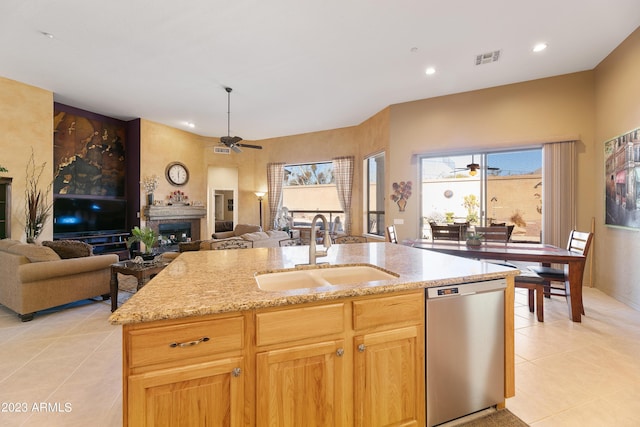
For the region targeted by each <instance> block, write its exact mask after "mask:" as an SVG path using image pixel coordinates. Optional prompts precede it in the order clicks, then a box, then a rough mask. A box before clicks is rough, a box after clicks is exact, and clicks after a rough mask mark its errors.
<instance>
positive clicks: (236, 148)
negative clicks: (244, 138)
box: [229, 144, 242, 153]
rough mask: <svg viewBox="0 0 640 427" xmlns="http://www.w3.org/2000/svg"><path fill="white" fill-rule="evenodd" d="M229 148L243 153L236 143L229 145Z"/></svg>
mask: <svg viewBox="0 0 640 427" xmlns="http://www.w3.org/2000/svg"><path fill="white" fill-rule="evenodd" d="M229 148H231V149H232V150H233V151H234V152H235V153H242V150H241V149H239V148H238V146H237V145H236V144H231V145H229Z"/></svg>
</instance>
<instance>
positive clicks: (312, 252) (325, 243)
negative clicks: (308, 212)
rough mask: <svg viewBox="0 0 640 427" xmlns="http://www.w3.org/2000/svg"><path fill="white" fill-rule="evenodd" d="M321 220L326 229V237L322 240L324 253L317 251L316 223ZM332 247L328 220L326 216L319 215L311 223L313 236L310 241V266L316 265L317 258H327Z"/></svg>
mask: <svg viewBox="0 0 640 427" xmlns="http://www.w3.org/2000/svg"><path fill="white" fill-rule="evenodd" d="M319 219H321V220H322V224H323V227H324V235H323V238H322V244H323V246H324V248H325V249H324V250H323V251H318V250H317V249H316V221H317V220H319ZM330 247H331V238H330V237H329V225H328V223H327V218H326V217H325V216H324V215H321V214H317V215H316V216H314V217H313V221H311V236H310V239H309V265H316V258H318V257H324V256H327V253H328V252H329V248H330Z"/></svg>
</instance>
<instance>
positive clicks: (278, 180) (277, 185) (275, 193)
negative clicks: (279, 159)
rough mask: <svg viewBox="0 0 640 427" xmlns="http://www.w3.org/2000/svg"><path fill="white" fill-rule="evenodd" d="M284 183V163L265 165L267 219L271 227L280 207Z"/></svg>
mask: <svg viewBox="0 0 640 427" xmlns="http://www.w3.org/2000/svg"><path fill="white" fill-rule="evenodd" d="M283 181H284V163H269V164H268V165H267V186H268V189H267V191H268V192H269V193H268V194H269V218H270V219H271V223H270V224H272V225H273V222H274V220H275V219H276V218H277V217H278V211H279V210H280V207H281V205H282V182H283Z"/></svg>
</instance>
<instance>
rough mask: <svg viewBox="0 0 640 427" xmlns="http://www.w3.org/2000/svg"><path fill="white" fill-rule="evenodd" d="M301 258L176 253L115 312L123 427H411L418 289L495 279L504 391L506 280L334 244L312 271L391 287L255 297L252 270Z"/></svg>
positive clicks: (474, 268)
mask: <svg viewBox="0 0 640 427" xmlns="http://www.w3.org/2000/svg"><path fill="white" fill-rule="evenodd" d="M308 252H309V251H308V247H305V246H301V247H284V248H258V249H251V250H227V251H199V252H185V253H183V254H181V255H180V256H179V257H178V258H177V259H175V260H174V261H173V262H172V263H171V264H170V265H169V266H168V267H167V268H165V269H164V270H163V271H162V272H161V273H160V274H158V276H156V277H155V278H154V279H153V280H152V281H150V282H149V283H148V284H147V285H146V286H145V287H144V288H142V289H141V290H140V291H139V292H138V293H137V294H135V295H134V296H133V297H132V298H131V299H130V300H129V301H128V302H127V303H125V304H124V305H123V306H122V307H121V308H120V309H118V310H117V311H116V312H114V313H113V314H112V316H111V318H110V321H111V322H112V323H114V324H122V325H123V365H124V367H123V374H124V378H123V388H124V390H123V396H124V402H123V403H124V404H123V412H124V423H125V425H136V426H137V425H159V423H160V424H161V423H162V422H161V420H162V421H163V422H166V423H167V425H170V424H171V423H172V421H171V417H173V416H180V417H184V416H187V417H190V418H189V420H192V421H193V423H194V425H197V424H198V423H200V422H201V421H202V419H207V420H213V419H215V422H213V423H212V424H211V425H217V424H216V423H218V422H220V423H223V424H228V425H263V424H265V425H266V424H270V423H271V422H272V421H273V420H275V419H280V418H281V417H282V416H284V415H285V414H287V416H293V417H294V418H293V419H291V420H289V421H290V422H292V423H293V424H296V420H299V421H300V422H302V420H303V419H304V421H305V422H304V424H306V425H311V424H309V419H312V420H315V422H316V423H318V424H325V425H327V424H331V425H371V424H370V423H369V421H370V420H372V419H375V420H377V421H378V422H379V421H380V420H388V421H389V422H396V421H398V422H399V421H402V420H405V421H407V420H408V419H413V420H415V421H416V422H417V423H418V425H424V419H425V418H424V288H427V287H433V286H442V285H451V284H461V283H468V282H475V281H481V280H489V279H496V278H504V277H506V278H507V289H506V291H505V297H506V298H505V397H510V396H512V395H513V394H514V378H513V374H514V371H513V363H514V354H513V276H514V275H515V274H517V273H516V272H515V271H514V270H512V269H508V268H504V267H500V266H496V265H493V264H490V263H486V262H477V261H470V260H466V259H463V258H458V257H452V256H448V255H442V254H438V253H433V252H429V251H423V250H419V249H415V248H410V247H405V246H401V245H393V244H389V243H366V244H350V245H334V246H333V247H332V248H331V249H330V250H329V256H327V257H325V258H321V259H319V261H326V262H328V265H322V266H318V267H320V268H332V267H335V266H336V265H370V266H375V267H376V268H378V269H382V270H384V271H386V272H389V273H391V274H392V275H393V277H392V278H389V279H387V280H377V281H369V282H363V283H349V284H341V285H332V286H321V287H314V288H302V289H290V290H283V291H264V290H261V289H259V288H258V286H257V284H256V281H255V278H254V276H255V274H256V273H257V274H268V273H270V272H281V271H286V270H290V269H294V268H295V267H296V265H298V264H306V263H308ZM301 268H302V269H304V268H305V267H301ZM302 390H304V392H301V391H302ZM298 391H300V392H298ZM203 407H206V408H207V410H206V411H205V412H206V413H204V414H203V413H202V411H203V409H202V408H203ZM185 414H188V415H185ZM203 417H204V418H203ZM295 417H302V418H297V419H296V418H295ZM181 421H182V422H184V419H181Z"/></svg>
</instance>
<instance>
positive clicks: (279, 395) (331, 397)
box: [256, 340, 346, 427]
mask: <svg viewBox="0 0 640 427" xmlns="http://www.w3.org/2000/svg"><path fill="white" fill-rule="evenodd" d="M256 373H257V387H256V403H257V405H256V425H257V426H292V427H294V426H336V427H339V426H343V425H345V420H344V416H345V410H344V409H345V408H344V406H345V403H346V402H345V393H344V387H345V384H344V381H345V378H344V341H342V340H334V341H324V342H319V343H314V344H308V345H301V346H296V347H287V348H282V349H279V350H270V351H265V352H260V353H258V354H257V355H256Z"/></svg>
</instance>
